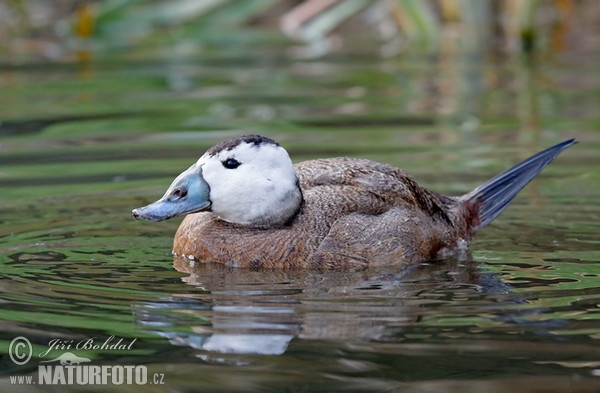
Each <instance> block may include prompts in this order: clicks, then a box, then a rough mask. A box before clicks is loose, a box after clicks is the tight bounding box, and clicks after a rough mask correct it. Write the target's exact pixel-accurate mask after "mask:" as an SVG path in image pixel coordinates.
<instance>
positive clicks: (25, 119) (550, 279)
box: [0, 51, 600, 392]
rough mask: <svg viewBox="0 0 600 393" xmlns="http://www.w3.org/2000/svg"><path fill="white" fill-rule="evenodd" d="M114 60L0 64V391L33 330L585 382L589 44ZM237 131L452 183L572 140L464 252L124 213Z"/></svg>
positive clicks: (265, 369) (337, 368) (341, 386)
mask: <svg viewBox="0 0 600 393" xmlns="http://www.w3.org/2000/svg"><path fill="white" fill-rule="evenodd" d="M117 60H118V61H117ZM117 60H115V59H106V60H102V59H99V60H98V61H97V62H95V63H91V64H66V65H29V66H20V67H14V66H10V67H9V66H4V67H3V68H2V69H0V118H1V119H2V123H1V124H0V188H1V190H2V192H1V194H0V222H1V227H0V228H1V229H0V251H1V254H0V264H1V266H2V281H0V302H1V310H2V311H1V314H0V315H1V319H0V324H1V326H2V329H1V333H0V341H1V342H2V351H3V355H2V358H0V362H1V364H2V368H1V370H2V371H1V374H2V376H1V377H0V378H1V379H2V380H1V381H0V383H1V384H2V388H3V391H42V390H43V389H42V388H43V387H41V386H36V385H31V386H26V387H23V386H14V385H13V386H11V385H10V380H9V376H11V375H37V366H38V364H39V362H40V361H42V360H44V358H42V357H40V356H39V354H40V353H41V352H42V351H44V350H46V349H48V342H49V341H50V340H52V339H57V338H59V339H62V340H75V341H80V340H85V339H89V338H97V340H105V339H107V338H108V337H110V336H115V337H116V338H123V339H124V340H125V341H127V342H131V341H132V340H134V339H135V342H134V345H132V348H131V349H130V350H127V351H117V350H113V351H110V350H88V351H74V352H75V353H76V354H77V355H79V356H84V357H86V358H90V359H91V360H92V362H93V364H107V365H115V364H118V365H131V364H132V365H145V366H147V367H148V369H149V371H150V372H151V373H155V372H156V373H161V374H164V382H165V383H166V387H168V388H170V389H173V390H177V391H222V392H230V391H361V392H363V391H416V392H443V391H461V392H466V391H473V392H476V391H493V392H495V391H507V390H510V391H515V392H530V391H544V392H563V391H582V392H588V391H589V392H592V391H598V389H600V379H599V378H600V346H599V342H600V341H599V340H600V326H599V325H598V319H599V318H600V285H599V284H598V283H599V282H600V281H599V275H600V267H598V266H599V265H598V262H600V242H599V238H598V233H599V225H598V221H599V219H600V207H599V205H598V200H599V199H598V198H599V196H600V175H599V173H600V171H599V170H598V169H599V168H600V156H599V155H598V151H599V150H598V148H599V147H600V137H599V135H600V134H599V133H598V130H599V129H600V118H599V117H598V111H597V108H598V104H599V103H600V80H599V79H598V74H597V71H596V70H597V67H596V66H597V59H594V58H583V59H582V58H578V59H574V60H571V59H569V58H564V59H563V58H560V57H557V58H556V59H550V60H547V61H545V62H533V63H528V62H524V61H523V62H521V61H503V62H495V63H492V62H489V63H488V62H486V61H465V60H464V59H428V58H422V59H414V58H413V59H402V58H395V59H386V60H378V59H373V58H372V57H369V58H367V57H364V56H359V55H356V56H354V57H352V56H342V57H335V56H331V57H328V58H325V59H321V60H312V61H307V60H294V59H291V58H288V57H287V56H285V55H274V54H273V53H261V52H260V51H258V52H252V51H248V53H241V54H239V55H238V56H237V57H235V58H232V57H231V56H225V55H223V56H219V55H218V54H217V55H214V56H211V57H185V58H175V59H173V58H161V57H157V58H150V59H148V58H141V59H140V58H137V59H136V58H135V57H134V56H123V57H122V58H119V59H117ZM451 60H452V61H451ZM244 132H260V133H262V134H265V135H266V136H269V137H272V138H275V139H277V140H278V141H279V142H280V143H282V144H283V145H284V146H285V147H286V148H288V151H289V152H290V154H291V155H292V158H293V160H294V161H301V160H305V159H311V158H316V157H328V156H340V155H348V156H355V157H366V158H371V159H375V160H378V161H384V162H388V163H390V164H393V165H397V166H400V167H402V168H404V169H406V170H407V171H408V172H409V173H411V174H412V175H413V176H414V177H415V178H417V179H418V180H419V182H420V183H421V184H423V185H425V186H427V187H429V188H431V189H433V190H436V191H439V192H444V193H448V194H454V195H457V194H461V193H464V192H467V191H469V190H471V189H472V188H474V187H476V186H477V185H479V184H480V183H482V182H483V181H485V180H487V179H488V178H490V177H491V176H493V175H495V174H496V173H498V172H500V171H501V170H503V169H505V168H507V167H508V166H510V165H511V164H513V163H515V162H517V161H518V160H519V159H522V158H525V157H526V156H528V155H530V154H533V153H535V152H537V151H538V150H541V149H542V148H545V147H547V146H550V145H552V144H554V143H556V142H558V141H561V140H563V139H566V138H568V137H576V138H578V139H579V140H580V141H581V143H580V144H578V145H576V146H574V147H572V148H570V149H569V150H567V151H566V152H564V153H563V155H561V156H560V157H559V158H558V159H557V160H556V162H554V163H553V164H552V165H551V166H550V167H548V168H547V169H546V170H545V171H544V172H543V174H542V175H541V176H540V178H539V180H538V181H535V182H533V183H532V184H530V185H529V186H528V187H527V188H526V189H525V190H524V191H523V192H522V194H521V195H520V196H519V197H518V198H517V199H516V200H515V202H514V203H513V204H512V205H511V207H510V208H509V209H508V210H507V211H506V212H505V213H504V214H503V215H502V216H501V217H500V218H499V219H498V220H497V221H496V222H494V223H493V224H492V225H490V226H489V227H488V228H486V229H485V230H483V231H482V232H481V233H480V235H479V237H478V238H477V240H476V241H475V242H474V244H473V245H472V254H471V256H470V257H469V258H466V259H465V260H448V261H437V262H428V263H423V264H420V265H417V266H411V267H408V268H407V267H391V268H385V269H384V268H378V269H367V270H365V271H355V272H310V271H285V272H282V271H247V270H240V269H230V268H225V267H222V266H214V265H210V264H209V265H207V264H198V263H196V264H192V263H190V261H188V260H185V259H183V260H182V259H175V260H174V259H173V257H172V256H171V254H170V248H171V244H172V237H173V234H174V232H175V230H176V229H177V226H178V224H179V222H180V221H181V219H173V220H171V221H167V222H164V223H160V224H156V223H146V222H135V221H133V220H132V219H131V216H130V211H131V209H132V208H134V207H138V206H141V205H144V204H146V203H148V202H150V201H153V200H155V199H156V198H158V197H160V196H161V195H162V193H163V192H164V190H165V188H166V187H167V186H168V184H169V183H170V181H171V179H172V178H174V177H175V176H176V175H177V174H178V173H179V172H180V171H182V170H184V169H185V168H187V167H188V166H189V165H190V164H191V163H192V162H194V161H195V159H196V158H197V157H198V156H200V155H201V154H202V152H203V151H204V150H205V149H207V148H208V147H210V146H212V145H213V144H215V143H216V142H218V141H220V140H222V139H224V138H228V137H230V136H233V135H238V134H240V133H244ZM17 336H25V337H27V338H28V339H29V340H30V341H31V342H32V344H33V347H34V357H33V359H32V360H31V361H30V362H29V363H28V364H27V365H25V366H17V365H15V364H13V362H11V360H10V358H9V356H7V353H8V346H9V343H10V342H11V340H12V339H13V338H15V337H17ZM63 352H64V351H61V350H55V351H53V352H51V354H50V355H52V356H53V358H54V357H56V356H58V355H60V354H61V353H63ZM50 355H49V357H50ZM164 387H165V386H162V388H164ZM55 388H56V390H60V391H63V390H64V389H62V387H55ZM58 388H61V389H58ZM67 388H69V387H67ZM71 388H74V389H77V387H71ZM114 388H118V389H121V390H127V391H130V390H136V389H138V390H140V391H153V389H156V390H159V389H158V386H153V385H146V386H120V387H114ZM67 390H68V389H67ZM96 390H98V391H104V388H101V387H97V389H96Z"/></svg>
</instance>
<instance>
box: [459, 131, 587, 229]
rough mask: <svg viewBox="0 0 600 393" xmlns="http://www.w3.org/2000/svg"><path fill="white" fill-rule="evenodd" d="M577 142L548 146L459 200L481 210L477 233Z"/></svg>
mask: <svg viewBox="0 0 600 393" xmlns="http://www.w3.org/2000/svg"><path fill="white" fill-rule="evenodd" d="M575 143H577V142H576V141H575V139H569V140H566V141H564V142H561V143H559V144H558V145H555V146H552V147H549V148H548V149H546V150H543V151H541V152H539V153H537V154H534V155H533V156H531V157H529V158H528V159H526V160H524V161H522V162H520V163H518V164H517V165H515V166H513V167H512V168H510V169H508V170H506V171H504V172H502V173H500V174H499V175H497V176H495V177H493V178H492V179H490V180H488V181H487V182H486V183H484V184H482V185H480V186H479V187H477V188H476V189H474V190H473V191H471V192H470V193H468V194H465V195H463V196H462V197H461V198H460V200H461V201H462V202H463V203H469V204H471V205H472V206H476V207H477V208H478V213H479V214H478V215H479V225H478V226H477V227H476V228H474V230H478V229H481V228H483V227H484V226H486V225H487V224H489V223H490V222H492V221H493V220H494V219H495V218H496V217H498V215H499V214H500V213H502V211H503V210H504V209H505V208H506V207H507V206H508V204H509V203H510V202H511V201H512V200H513V198H514V197H515V196H516V195H517V194H518V193H519V191H521V189H523V187H525V186H526V185H527V183H529V182H530V181H531V180H532V179H533V178H534V177H536V176H537V175H538V174H539V173H540V172H541V171H542V169H544V167H545V166H546V165H548V164H550V162H551V161H552V160H553V159H554V158H555V157H556V156H557V155H558V154H560V152H562V151H563V150H565V149H566V148H567V147H569V146H571V145H573V144H575Z"/></svg>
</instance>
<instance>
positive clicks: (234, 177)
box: [132, 135, 302, 228]
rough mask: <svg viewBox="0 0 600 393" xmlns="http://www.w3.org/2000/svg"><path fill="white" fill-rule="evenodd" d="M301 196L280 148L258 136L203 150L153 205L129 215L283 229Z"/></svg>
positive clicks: (294, 174) (286, 156)
mask: <svg viewBox="0 0 600 393" xmlns="http://www.w3.org/2000/svg"><path fill="white" fill-rule="evenodd" d="M301 203H302V193H301V191H300V187H299V186H298V180H297V177H296V173H295V171H294V166H293V164H292V161H291V160H290V157H289V155H288V153H287V151H285V149H284V148H283V147H281V146H280V145H279V144H278V143H277V142H275V141H273V140H272V139H269V138H265V137H262V136H260V135H244V136H240V137H236V138H233V139H229V140H226V141H224V142H221V143H219V144H218V145H215V146H213V147H211V148H210V149H208V150H207V151H206V153H205V154H204V155H203V156H202V157H200V159H199V160H198V161H197V162H196V163H195V164H194V165H192V166H191V167H190V168H188V169H187V170H186V171H184V172H183V173H181V174H180V175H179V176H178V177H177V178H176V179H175V180H174V181H173V183H172V184H171V186H170V187H169V188H168V190H167V192H166V193H165V195H164V196H163V197H162V198H161V199H160V200H158V201H156V202H154V203H152V204H150V205H148V206H145V207H142V208H139V209H134V210H133V212H132V214H133V216H134V217H135V218H143V219H147V220H151V221H162V220H166V219H168V218H171V217H173V216H176V215H180V214H187V213H193V212H198V211H203V210H210V211H212V212H213V213H214V214H216V215H217V216H219V217H220V218H221V219H223V220H225V221H228V222H231V223H235V224H239V225H245V226H251V227H260V228H267V227H276V226H281V225H284V224H286V223H287V222H288V221H289V220H290V219H291V218H292V217H293V216H294V214H295V213H296V212H297V211H298V209H299V208H300V205H301Z"/></svg>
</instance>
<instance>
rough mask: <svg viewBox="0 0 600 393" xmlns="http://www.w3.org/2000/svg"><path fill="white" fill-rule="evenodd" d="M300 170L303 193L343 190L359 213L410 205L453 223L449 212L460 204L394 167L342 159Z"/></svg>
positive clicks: (308, 163)
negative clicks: (322, 189)
mask: <svg viewBox="0 0 600 393" xmlns="http://www.w3.org/2000/svg"><path fill="white" fill-rule="evenodd" d="M296 169H297V173H298V178H299V182H300V187H301V188H302V189H303V191H305V190H311V189H315V188H319V187H331V188H330V189H329V190H328V191H329V192H332V190H335V189H336V188H337V189H339V190H343V192H344V195H343V196H344V197H345V199H356V200H357V205H358V206H357V209H356V210H357V211H360V212H363V213H369V212H372V213H374V214H380V213H382V212H383V211H385V210H387V209H389V208H391V207H393V206H398V205H409V206H413V207H415V208H419V209H420V210H422V211H423V212H424V213H426V214H429V215H430V216H431V217H433V218H435V219H441V220H444V221H446V222H447V223H451V220H450V217H449V215H448V212H449V210H450V209H451V208H452V206H454V205H455V204H456V202H455V200H454V199H453V198H449V197H445V196H443V195H440V194H437V193H434V192H431V191H429V190H427V189H425V188H423V187H421V186H419V185H418V184H417V182H416V181H415V180H414V179H412V178H411V177H410V176H408V175H407V174H406V173H405V172H404V171H402V170H401V169H398V168H396V167H393V166H391V165H387V164H383V163H379V162H375V161H370V160H365V159H357V158H348V157H340V158H331V159H320V160H312V161H305V162H302V163H299V164H297V167H296ZM348 194H353V195H348ZM349 196H350V197H353V198H348V197H349ZM365 196H367V197H365ZM324 197H328V195H324ZM331 197H333V196H331ZM369 197H370V198H369Z"/></svg>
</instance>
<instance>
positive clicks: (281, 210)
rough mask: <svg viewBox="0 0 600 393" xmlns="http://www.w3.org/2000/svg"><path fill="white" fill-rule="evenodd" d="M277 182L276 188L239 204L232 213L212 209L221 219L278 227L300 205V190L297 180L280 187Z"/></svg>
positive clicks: (281, 225)
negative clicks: (246, 202)
mask: <svg viewBox="0 0 600 393" xmlns="http://www.w3.org/2000/svg"><path fill="white" fill-rule="evenodd" d="M281 186H282V184H281V183H279V184H278V186H277V190H275V189H273V190H272V192H270V193H268V194H265V195H263V197H259V198H256V199H255V200H253V201H252V203H251V204H246V205H245V207H244V206H239V209H236V211H235V212H234V214H228V212H225V211H222V212H220V211H218V210H214V209H213V212H214V213H215V214H217V215H218V216H219V217H220V218H221V219H222V220H225V221H227V222H230V223H233V224H237V225H241V226H245V227H250V228H258V229H269V228H278V227H283V226H286V225H289V224H290V222H291V221H292V220H293V218H294V217H295V216H296V214H297V213H298V211H299V210H300V208H301V206H302V191H301V190H300V186H299V184H298V181H297V180H294V182H293V183H291V184H289V185H288V187H287V188H285V189H282V187H281Z"/></svg>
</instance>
